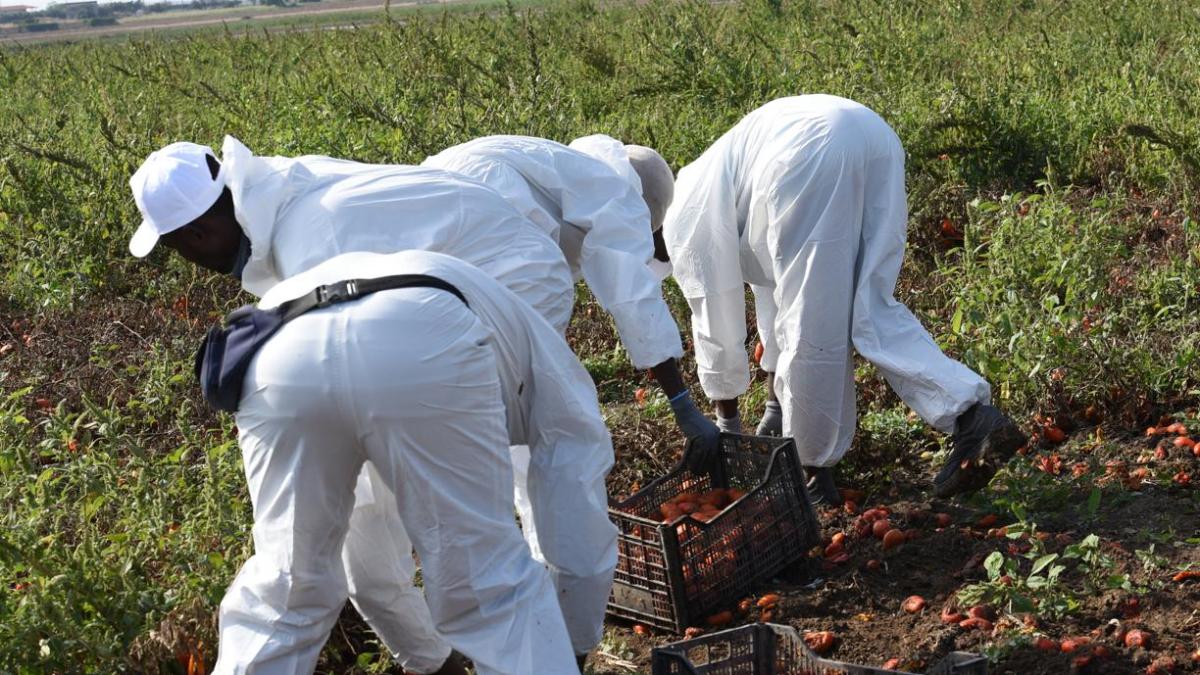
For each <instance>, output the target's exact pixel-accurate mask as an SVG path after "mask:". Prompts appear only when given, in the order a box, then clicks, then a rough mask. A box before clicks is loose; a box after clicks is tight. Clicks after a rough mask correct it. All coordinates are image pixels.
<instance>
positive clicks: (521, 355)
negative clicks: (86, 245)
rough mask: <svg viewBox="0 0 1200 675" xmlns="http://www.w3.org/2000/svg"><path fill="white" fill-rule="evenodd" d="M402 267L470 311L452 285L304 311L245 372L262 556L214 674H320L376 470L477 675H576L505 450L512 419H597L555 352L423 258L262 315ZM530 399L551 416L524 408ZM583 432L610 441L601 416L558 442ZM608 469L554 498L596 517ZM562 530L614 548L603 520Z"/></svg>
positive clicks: (225, 625) (345, 273) (297, 282)
mask: <svg viewBox="0 0 1200 675" xmlns="http://www.w3.org/2000/svg"><path fill="white" fill-rule="evenodd" d="M401 273H425V274H429V275H432V276H436V277H438V278H441V279H443V280H445V281H448V282H450V283H451V284H453V285H454V286H455V287H457V288H458V289H459V290H460V291H461V292H462V293H463V295H464V296H466V297H467V300H468V302H469V304H470V307H469V308H468V306H467V305H464V304H463V302H462V301H460V300H459V299H458V298H456V297H455V296H454V295H453V294H451V293H449V292H447V291H444V290H438V289H429V288H411V289H396V290H390V291H380V292H378V293H374V294H371V295H368V296H366V297H364V298H362V299H359V300H357V301H353V302H347V303H344V304H338V305H334V306H331V307H328V308H325V309H318V310H313V311H310V312H308V313H306V314H304V315H301V316H300V317H298V318H296V319H294V320H293V321H291V322H290V323H288V324H285V325H284V326H283V327H282V328H281V329H280V330H279V332H278V333H277V334H276V335H275V336H274V337H273V338H272V339H271V340H270V341H269V342H268V343H267V344H266V345H264V346H263V348H262V349H261V351H260V352H259V354H258V355H257V356H256V358H255V359H254V361H253V362H252V363H251V366H250V369H249V371H248V373H247V376H246V380H245V385H244V389H243V395H242V399H241V404H240V410H239V412H238V414H237V423H238V428H239V442H240V444H241V447H242V449H243V453H244V462H245V471H246V478H247V482H248V484H249V489H250V496H251V500H252V502H253V505H254V519H255V524H254V547H255V551H254V555H253V556H252V557H251V558H250V559H249V560H248V561H247V562H246V564H245V565H244V566H243V567H242V569H241V570H240V571H239V573H238V575H237V577H236V579H235V580H234V582H233V583H232V585H231V586H230V588H229V590H228V591H227V593H226V595H225V599H224V600H223V601H222V603H221V611H220V653H219V656H218V662H217V666H216V669H215V671H214V672H216V673H219V674H229V673H256V674H259V675H263V674H278V675H294V674H296V673H306V672H307V673H311V672H312V671H313V669H314V667H315V665H316V661H317V657H318V655H319V652H320V649H321V646H322V644H323V643H324V642H325V640H326V638H327V637H328V633H329V630H330V629H331V628H332V626H333V624H334V622H335V621H336V619H337V616H338V613H339V611H340V609H341V606H342V604H343V603H344V602H345V597H346V589H345V586H344V585H343V583H342V576H341V574H340V573H339V560H338V557H339V551H340V550H341V548H342V543H343V537H344V536H345V533H346V530H347V527H348V521H349V518H350V514H351V509H352V506H353V503H354V492H355V482H356V478H357V476H358V475H359V472H360V470H361V468H362V466H363V464H364V462H365V461H367V460H370V462H371V463H372V464H373V465H374V466H375V467H376V469H377V470H378V474H379V475H380V476H381V477H382V480H383V483H384V484H386V485H387V486H388V487H389V492H388V494H387V498H388V499H390V500H391V501H392V502H393V504H395V505H396V511H397V513H398V516H399V518H400V519H402V521H403V524H404V526H406V528H407V530H408V531H409V532H412V533H413V540H414V541H415V544H416V548H417V551H418V553H419V554H420V556H421V561H422V563H423V565H424V575H425V582H426V597H427V600H428V605H429V610H430V611H431V612H432V616H433V618H434V620H435V622H436V625H437V628H438V630H439V631H440V632H441V634H442V635H444V636H445V637H446V638H447V639H448V640H449V641H450V642H451V644H453V645H454V647H455V648H457V649H458V650H459V651H461V652H462V653H463V654H465V655H466V656H468V657H469V658H471V659H472V660H473V661H474V662H475V666H476V668H477V670H478V672H480V673H494V674H503V675H524V674H528V673H555V674H561V675H565V674H568V673H577V672H578V669H577V666H576V664H575V655H574V653H573V651H572V649H571V645H570V640H569V637H568V636H567V632H566V627H565V625H564V623H563V618H562V614H561V612H560V609H559V605H558V602H557V599H556V598H555V590H554V588H553V585H552V583H551V579H550V575H549V574H548V573H547V571H546V570H545V568H544V567H542V566H541V565H540V564H538V563H537V562H535V561H534V560H533V558H532V557H531V556H530V554H529V550H528V548H527V547H526V546H525V544H524V542H523V541H522V539H521V535H520V533H519V531H518V530H517V528H516V525H515V523H514V521H513V518H512V511H511V506H510V505H511V501H510V498H509V495H510V494H511V489H512V474H511V470H510V469H509V465H508V457H507V455H508V453H507V446H508V444H509V437H510V436H511V435H512V434H513V432H514V430H513V429H511V428H506V426H509V427H511V426H513V425H514V424H517V425H518V427H519V428H518V429H517V430H516V431H518V432H519V431H520V430H521V429H523V428H524V426H522V425H523V424H524V423H526V422H528V423H530V424H531V425H532V424H533V423H536V422H537V420H534V419H526V414H528V413H530V412H531V411H532V414H533V415H535V416H536V415H542V414H550V415H555V414H560V415H563V416H570V417H571V418H572V419H586V418H587V417H588V416H587V415H586V414H580V413H586V411H587V410H588V409H589V406H590V409H592V410H594V409H595V407H596V399H595V392H594V389H592V388H591V387H590V381H588V378H587V374H586V373H584V372H581V371H582V368H581V367H580V366H579V365H578V364H577V362H576V361H575V359H574V358H573V355H572V354H571V352H570V349H569V348H568V347H567V345H566V344H565V343H564V342H563V340H562V339H561V338H559V337H558V335H556V334H555V332H554V330H553V329H552V328H550V326H549V325H548V324H547V323H545V321H544V320H543V319H542V318H541V317H540V316H538V315H537V314H536V313H535V312H534V311H533V310H532V309H530V308H529V306H528V305H526V304H525V303H524V302H522V301H520V300H518V299H517V298H516V296H514V295H513V294H512V293H510V292H509V291H507V290H505V289H504V288H502V287H501V286H500V285H499V284H497V283H496V282H495V281H493V280H491V279H490V278H488V277H487V275H485V274H484V273H482V272H480V271H479V270H477V269H475V268H473V267H471V266H470V265H468V264H466V263H463V262H462V261H459V260H455V259H453V258H450V257H448V256H444V255H440V254H435V253H426V252H420V251H407V252H403V253H398V254H395V255H393V256H383V255H378V254H370V253H351V254H347V255H345V256H340V257H337V258H334V259H332V260H329V261H327V262H325V263H323V264H321V265H318V266H317V267H315V268H313V269H310V270H309V271H307V272H304V273H302V274H299V275H297V276H295V277H292V278H290V279H288V280H286V281H284V282H282V283H281V284H279V285H277V286H275V287H274V288H273V289H272V290H271V291H270V292H269V293H267V295H266V296H265V297H264V298H263V300H262V302H261V303H260V306H262V307H272V306H275V305H277V304H279V303H280V302H283V301H285V300H289V299H292V298H295V297H299V296H300V295H303V294H304V293H307V292H308V291H309V290H311V289H312V288H314V287H316V286H318V285H321V284H327V283H333V282H337V281H341V280H345V279H350V278H373V277H379V276H386V275H391V274H401ZM581 382H582V383H585V385H586V386H581ZM534 398H536V399H538V400H539V401H540V400H541V399H542V398H545V399H546V400H552V401H554V402H555V404H556V405H555V406H554V407H553V409H552V411H551V412H548V413H544V412H543V408H541V407H535V406H531V405H529V404H528V402H527V401H526V405H525V407H524V408H517V406H519V405H520V403H521V401H522V400H523V399H534ZM514 409H517V410H519V412H514ZM591 418H592V419H595V418H596V413H594V412H593V413H592V415H591ZM574 432H580V433H585V434H588V435H589V439H588V440H594V439H595V438H596V437H605V439H606V438H607V431H606V430H605V429H604V426H603V424H602V423H599V422H593V423H592V424H591V425H590V426H589V425H584V424H578V423H577V424H575V425H573V426H571V427H569V428H568V427H566V426H564V427H563V433H564V434H565V435H567V436H569V437H570V438H567V439H564V440H563V443H565V444H570V445H583V444H586V443H588V440H584V439H578V440H577V439H576V438H575V437H574ZM599 461H600V462H601V464H602V465H601V466H599V467H596V469H597V470H596V471H581V472H580V474H581V477H580V478H579V479H577V480H575V481H573V483H572V484H571V485H561V486H557V485H556V486H555V489H561V490H575V491H579V492H585V493H586V494H587V496H588V501H589V503H591V504H594V505H595V506H596V508H598V509H600V510H603V509H604V507H605V486H604V477H603V476H604V473H605V471H606V470H607V469H608V466H609V463H611V455H610V456H609V457H608V458H606V460H605V459H603V458H602V459H600V460H599ZM584 474H586V475H588V476H589V477H590V478H586V479H585V478H583V477H582V475H584ZM555 534H556V536H561V537H563V538H566V539H572V540H575V539H578V538H581V537H586V536H608V537H609V538H610V539H612V538H614V537H615V531H614V530H613V527H612V525H611V524H610V525H608V531H607V532H601V533H595V532H584V531H579V530H577V529H574V528H567V529H566V530H565V531H562V532H555ZM613 558H614V559H613V560H612V561H611V562H612V563H615V556H613ZM606 562H607V561H604V562H602V561H597V564H598V565H603V564H606ZM609 569H610V570H611V565H610V566H609ZM388 581H389V583H390V582H391V580H388ZM363 590H364V591H367V592H369V591H370V590H372V589H363Z"/></svg>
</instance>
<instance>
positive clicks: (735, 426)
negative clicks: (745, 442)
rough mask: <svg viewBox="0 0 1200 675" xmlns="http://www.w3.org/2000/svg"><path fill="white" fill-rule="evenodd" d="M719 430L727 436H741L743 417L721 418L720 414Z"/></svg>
mask: <svg viewBox="0 0 1200 675" xmlns="http://www.w3.org/2000/svg"><path fill="white" fill-rule="evenodd" d="M717 428H718V429H720V430H721V431H723V432H725V433H727V434H740V433H742V416H741V415H734V416H733V417H721V415H720V413H718V414H717Z"/></svg>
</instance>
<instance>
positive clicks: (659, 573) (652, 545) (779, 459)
mask: <svg viewBox="0 0 1200 675" xmlns="http://www.w3.org/2000/svg"><path fill="white" fill-rule="evenodd" d="M713 488H737V489H739V490H743V491H745V494H744V495H743V496H741V497H740V498H738V499H737V500H736V501H734V502H733V503H732V504H731V505H729V506H728V507H727V508H726V509H725V510H724V511H722V512H721V513H720V515H718V516H716V517H715V518H713V519H712V520H710V521H708V522H703V521H701V520H698V519H696V518H694V517H692V516H690V515H688V516H682V517H680V518H678V519H676V520H674V521H672V522H670V523H664V522H662V515H661V512H660V510H659V507H660V505H662V504H663V503H664V502H666V501H668V500H669V499H671V498H672V497H675V496H676V495H678V494H680V493H682V492H696V493H701V492H706V491H708V490H711V489H713ZM609 517H610V518H612V520H613V522H614V523H615V524H616V526H617V530H618V531H619V535H618V539H617V551H618V558H617V570H616V574H615V578H614V582H613V591H612V596H611V597H610V599H609V603H608V613H609V614H610V615H612V616H615V617H618V618H622V619H628V620H630V621H635V622H637V623H641V624H645V625H647V626H653V627H655V628H659V629H662V630H666V631H670V632H675V633H681V632H683V630H684V629H685V628H687V627H688V626H693V625H703V623H704V619H705V617H707V616H709V615H711V614H715V613H717V612H721V611H724V610H728V609H732V608H733V607H734V606H735V605H736V604H737V602H738V600H740V599H741V598H745V597H747V596H749V595H751V594H752V593H753V592H754V588H755V587H756V586H757V585H758V584H760V583H762V582H764V581H767V580H769V579H770V578H771V577H773V576H774V575H776V574H778V573H779V572H780V571H781V570H783V569H784V568H786V567H788V566H789V565H791V564H793V563H795V562H796V561H798V560H801V559H803V558H804V557H805V555H806V554H807V552H808V551H809V550H810V549H811V548H812V547H813V546H815V545H816V544H818V543H819V542H820V530H819V527H818V525H817V519H816V515H815V513H814V512H813V508H812V505H811V504H809V502H808V495H807V493H806V492H805V490H804V473H803V471H802V469H801V468H800V457H799V455H798V454H797V452H796V446H795V443H794V442H793V441H792V439H790V438H783V439H781V438H773V437H767V436H741V435H738V434H721V441H720V453H719V456H718V458H717V461H714V462H712V467H711V468H710V469H708V472H707V473H699V474H698V473H693V472H691V471H689V470H688V469H686V468H684V466H683V463H680V465H678V466H676V467H675V468H674V469H672V470H671V472H670V473H668V474H667V475H666V476H663V477H662V478H659V479H658V480H655V481H654V482H652V483H650V484H649V485H647V486H646V487H645V488H643V489H642V490H640V491H639V492H637V493H636V494H634V495H633V496H631V497H629V499H626V500H624V501H622V502H619V503H613V504H611V505H610V507H609Z"/></svg>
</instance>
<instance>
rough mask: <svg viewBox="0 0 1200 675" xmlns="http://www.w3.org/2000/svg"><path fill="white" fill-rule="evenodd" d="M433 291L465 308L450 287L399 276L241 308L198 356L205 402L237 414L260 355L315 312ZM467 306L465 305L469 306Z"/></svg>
mask: <svg viewBox="0 0 1200 675" xmlns="http://www.w3.org/2000/svg"><path fill="white" fill-rule="evenodd" d="M418 286H419V287H426V288H437V289H440V290H443V291H446V292H447V293H451V294H453V295H455V296H456V297H457V298H458V299H459V300H462V302H463V304H468V303H467V299H466V297H464V296H463V294H462V292H460V291H459V290H458V289H457V288H455V287H454V286H453V285H452V284H450V283H448V282H445V281H442V280H441V279H438V278H437V277H431V276H429V275H426V274H398V275H395V276H390V277H380V278H378V279H351V280H348V281H342V282H339V283H336V284H329V285H327V286H318V287H316V288H314V289H313V290H312V291H311V292H309V293H308V294H307V295H303V296H301V297H299V298H296V299H295V300H290V301H288V302H285V303H283V304H282V305H279V306H278V307H274V308H272V309H259V308H258V307H255V306H254V305H246V306H244V307H239V308H237V309H235V310H233V311H232V312H230V313H229V315H228V316H226V317H225V322H224V325H220V326H213V327H212V328H209V329H208V334H207V335H205V336H204V341H203V342H202V343H200V349H199V350H198V351H197V352H196V362H195V372H196V379H198V380H199V381H200V389H201V390H203V392H204V399H205V400H206V401H208V404H209V405H211V406H212V407H214V408H216V409H217V410H224V411H226V412H237V409H238V404H239V403H240V402H241V399H242V383H243V382H244V381H245V379H246V371H247V370H249V369H250V362H251V361H253V360H254V355H255V354H257V353H258V350H259V349H260V348H262V346H263V345H265V344H266V343H267V341H268V340H270V339H271V336H272V335H274V334H275V333H276V332H277V331H278V330H279V329H280V328H281V327H283V324H285V323H287V322H288V321H291V320H292V319H294V318H296V317H298V316H300V315H301V314H304V313H305V312H308V311H310V310H313V309H319V308H321V307H328V306H330V305H333V304H337V303H341V302H349V301H351V300H357V299H358V298H361V297H363V296H364V295H369V294H371V293H375V292H378V291H385V290H389V289H393V288H412V287H418ZM468 306H469V305H468Z"/></svg>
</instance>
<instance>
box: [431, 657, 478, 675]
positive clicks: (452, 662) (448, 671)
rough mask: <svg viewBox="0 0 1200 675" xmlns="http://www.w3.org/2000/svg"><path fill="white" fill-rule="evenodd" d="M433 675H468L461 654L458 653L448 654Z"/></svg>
mask: <svg viewBox="0 0 1200 675" xmlns="http://www.w3.org/2000/svg"><path fill="white" fill-rule="evenodd" d="M433 675H470V674H469V673H468V672H467V664H466V663H464V661H463V656H462V654H459V653H458V652H450V656H447V657H446V662H445V663H443V664H442V667H441V668H439V669H438V671H437V672H436V673H433Z"/></svg>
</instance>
